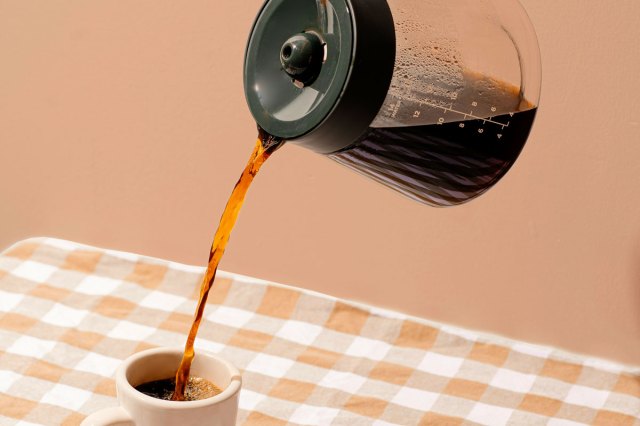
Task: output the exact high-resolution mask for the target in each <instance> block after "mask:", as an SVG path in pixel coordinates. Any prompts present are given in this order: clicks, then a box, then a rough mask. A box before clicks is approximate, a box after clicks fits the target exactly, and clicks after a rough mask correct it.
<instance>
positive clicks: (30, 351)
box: [0, 238, 640, 426]
mask: <svg viewBox="0 0 640 426" xmlns="http://www.w3.org/2000/svg"><path fill="white" fill-rule="evenodd" d="M203 270H204V269H203V268H200V267H193V266H186V265H182V264H177V263H173V262H168V261H163V260H158V259H152V258H148V257H143V256H138V255H135V254H130V253H123V252H116V251H110V250H102V249H98V248H92V247H88V246H84V245H79V244H75V243H72V242H68V241H62V240H55V239H45V238H38V239H30V240H26V241H22V242H20V243H18V244H15V245H14V246H12V247H11V248H9V249H8V250H6V251H5V252H4V253H2V254H1V255H0V424H2V425H14V424H18V425H33V424H44V425H75V424H78V423H79V422H80V421H81V420H82V419H83V418H84V417H85V416H86V415H87V414H89V413H92V412H94V411H96V410H99V409H101V408H104V407H110V406H115V405H116V399H115V389H114V382H113V376H114V371H115V369H116V367H117V366H118V364H119V363H120V361H121V360H123V359H125V358H126V357H128V356H129V355H131V354H132V353H134V352H136V351H139V350H142V349H146V348H149V347H154V346H182V345H183V344H184V340H185V336H186V333H187V330H188V328H189V325H190V324H191V320H192V314H193V311H194V308H195V298H196V295H197V293H198V286H199V283H200V277H201V275H202V273H203ZM208 305H209V306H208V307H207V310H206V312H205V315H206V321H204V322H203V324H202V326H201V328H200V334H199V337H198V339H197V343H196V348H197V349H200V350H208V351H211V352H214V353H219V354H221V355H222V356H223V357H224V358H226V359H228V360H230V361H231V362H233V363H234V364H235V365H237V366H238V367H239V368H240V369H241V370H242V372H243V380H244V381H243V389H242V392H241V396H240V412H239V418H238V423H239V424H245V425H267V426H269V425H284V424H303V425H316V424H317V425H325V424H339V425H371V424H374V425H380V426H382V425H391V424H399V425H415V424H422V425H473V424H481V425H492V426H493V425H505V424H509V425H553V426H573V425H581V424H597V425H616V426H624V425H640V420H639V419H638V417H639V415H640V377H639V375H638V373H639V371H638V370H637V369H636V370H633V369H630V368H625V367H622V366H619V365H617V364H613V363H609V362H606V361H601V360H595V359H587V358H580V357H578V356H575V355H569V354H566V353H562V352H559V351H556V350H554V349H552V348H548V347H542V346H536V345H532V344H528V343H522V342H515V341H510V340H506V339H501V338H498V337H494V336H485V335H480V334H478V333H475V332H471V331H466V330H462V329H458V328H453V327H449V326H444V325H441V324H435V323H433V322H428V321H424V320H420V319H417V318H413V317H408V316H405V315H402V314H399V313H394V312H390V311H386V310H381V309H375V308H372V307H367V306H363V305H359V304H354V303H351V302H347V301H343V300H339V299H335V298H332V297H328V296H324V295H321V294H317V293H312V292H308V291H303V290H300V289H296V288H293V287H287V286H283V285H279V284H274V283H268V282H265V281H261V280H257V279H252V278H247V277H243V276H238V275H234V274H229V273H219V275H218V280H217V282H216V285H215V288H214V290H213V293H212V294H211V296H210V298H209V304H208Z"/></svg>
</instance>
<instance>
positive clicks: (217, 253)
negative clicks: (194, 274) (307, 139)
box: [171, 131, 284, 401]
mask: <svg viewBox="0 0 640 426" xmlns="http://www.w3.org/2000/svg"><path fill="white" fill-rule="evenodd" d="M283 143H284V141H283V140H282V139H279V138H275V137H273V136H271V135H269V134H266V133H264V132H262V131H261V132H260V134H259V136H258V141H257V142H256V145H255V148H254V149H253V152H252V153H251V157H249V162H248V163H247V165H246V167H245V169H244V171H243V172H242V174H241V175H240V179H238V182H237V183H236V186H235V187H234V188H233V191H232V192H231V196H230V197H229V200H228V201H227V205H226V206H225V208H224V212H223V213H222V217H221V218H220V224H219V225H218V229H217V230H216V233H215V236H214V237H213V243H212V244H211V250H210V252H209V263H208V265H207V271H206V272H205V274H204V277H203V279H202V284H201V286H200V298H199V299H198V305H197V306H196V312H195V315H194V319H193V324H192V325H191V329H190V330H189V335H188V336H187V342H186V344H185V346H184V354H183V356H182V361H181V362H180V366H179V367H178V371H177V372H176V378H175V382H174V383H175V392H173V395H172V396H171V399H172V400H174V401H183V400H184V398H185V392H186V387H187V381H188V379H189V371H190V369H191V362H192V361H193V357H194V356H195V351H194V349H193V345H194V343H195V340H196V335H197V334H198V328H199V327H200V322H201V321H202V314H203V313H204V307H205V305H206V303H207V296H208V295H209V291H210V290H211V286H212V285H213V281H214V280H215V277H216V272H217V270H218V264H219V263H220V259H221V258H222V255H223V254H224V250H225V248H226V247H227V242H228V241H229V237H230V236H231V231H232V230H233V227H234V225H235V223H236V219H238V214H239V213H240V209H241V208H242V204H243V203H244V198H245V196H246V195H247V191H248V190H249V186H251V182H253V178H254V177H255V176H256V174H257V173H258V171H259V170H260V167H262V164H263V163H264V162H265V161H267V158H269V156H270V155H271V154H272V153H273V152H275V151H276V150H277V149H278V148H279V147H280V146H282V144H283Z"/></svg>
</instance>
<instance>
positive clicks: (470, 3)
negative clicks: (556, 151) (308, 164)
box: [244, 0, 541, 206]
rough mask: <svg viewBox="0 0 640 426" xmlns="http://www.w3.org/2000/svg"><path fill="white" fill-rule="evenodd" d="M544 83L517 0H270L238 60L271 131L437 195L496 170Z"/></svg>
mask: <svg viewBox="0 0 640 426" xmlns="http://www.w3.org/2000/svg"><path fill="white" fill-rule="evenodd" d="M540 85H541V64H540V52H539V48H538V43H537V39H536V35H535V31H534V29H533V26H532V24H531V21H530V20H529V18H528V16H527V14H526V12H525V11H524V9H523V8H522V6H521V5H520V4H519V3H518V1H517V0H447V1H442V0H388V1H387V0H267V1H266V2H265V3H264V5H263V7H262V10H261V11H260V13H259V14H258V16H257V18H256V21H255V23H254V25H253V29H252V32H251V35H250V38H249V41H248V45H247V50H246V55H245V65H244V88H245V95H246V99H247V103H248V105H249V108H250V110H251V113H252V115H253V117H254V119H255V120H256V122H257V124H258V126H259V127H260V128H261V129H263V130H264V131H265V132H266V133H268V134H270V135H273V136H274V137H276V138H279V139H284V140H286V141H287V142H288V143H294V144H297V145H301V146H303V147H306V148H309V149H311V150H313V151H315V152H318V153H320V154H323V155H325V156H327V157H328V158H330V159H332V160H334V161H337V162H338V163H341V164H343V165H345V166H347V167H349V168H352V169H354V170H356V171H357V172H359V173H361V174H363V175H365V176H367V177H370V178H372V179H374V180H376V181H378V182H380V183H382V184H384V185H386V186H388V187H390V188H392V189H395V190H396V191H398V192H400V193H402V194H404V195H406V196H408V197H410V198H412V199H414V200H417V201H419V202H422V203H425V204H428V205H432V206H452V205H457V204H461V203H464V202H466V201H469V200H471V199H473V198H475V197H477V196H478V195H480V194H482V193H483V192H485V191H486V190H487V189H489V188H491V187H492V186H493V185H494V184H495V183H496V182H497V181H498V180H500V178H502V176H504V174H505V173H506V172H507V170H508V169H509V168H510V167H511V166H512V165H513V163H514V162H515V160H516V158H517V157H518V155H519V154H520V151H521V150H522V148H523V146H524V144H525V141H526V140H527V138H528V136H529V132H530V130H531V126H532V125H533V121H534V118H535V114H536V110H537V106H538V101H539V96H540Z"/></svg>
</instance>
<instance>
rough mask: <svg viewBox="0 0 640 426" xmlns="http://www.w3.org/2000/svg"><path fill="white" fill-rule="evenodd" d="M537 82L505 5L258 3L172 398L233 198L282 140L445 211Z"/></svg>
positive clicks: (529, 37) (532, 44) (358, 0)
mask: <svg viewBox="0 0 640 426" xmlns="http://www.w3.org/2000/svg"><path fill="white" fill-rule="evenodd" d="M540 86H541V65H540V52H539V48H538V43H537V39H536V35H535V31H534V29H533V26H532V25H531V22H530V20H529V18H528V16H527V14H526V12H525V11H524V9H523V8H522V6H521V5H520V4H519V3H518V1H517V0H450V1H447V2H442V1H440V0H388V1H387V0H267V1H266V2H265V3H264V5H263V7H262V9H261V11H260V12H259V14H258V16H257V18H256V20H255V22H254V25H253V28H252V31H251V35H250V37H249V41H248V44H247V48H246V52H245V62H244V91H245V97H246V100H247V104H248V106H249V109H250V111H251V113H252V115H253V118H254V119H255V121H256V123H257V124H258V127H259V129H261V130H260V136H259V139H258V142H257V144H256V147H255V149H254V151H253V153H252V155H251V158H250V161H249V163H248V164H247V166H246V168H245V170H244V172H243V173H242V175H241V177H240V180H239V181H238V183H237V184H236V187H235V188H234V190H233V192H232V194H231V197H230V199H229V201H228V203H227V206H226V207H225V210H224V213H223V215H222V219H221V221H220V226H219V228H218V230H217V232H216V234H215V238H214V241H213V245H212V248H211V252H210V256H209V264H208V267H207V271H206V274H205V277H204V279H203V281H202V288H201V291H200V300H199V302H198V305H197V309H196V314H195V317H194V322H193V325H192V327H191V330H190V333H189V336H188V339H187V343H186V345H185V352H184V357H183V359H182V362H181V364H180V368H179V369H178V372H177V374H176V391H175V394H174V399H181V398H182V395H183V392H184V385H185V383H186V380H187V379H188V376H189V368H190V365H191V361H192V359H193V357H194V350H193V344H194V340H195V336H196V333H197V331H198V327H199V325H200V321H201V320H202V313H203V311H204V306H205V304H206V300H207V295H208V293H209V291H210V289H211V286H212V285H213V281H214V279H215V274H216V270H217V267H218V264H219V262H220V259H221V257H222V255H223V253H224V250H225V247H226V244H227V241H228V239H229V235H230V232H231V230H232V228H233V226H234V224H235V221H236V219H237V215H238V213H239V210H240V208H241V206H242V203H243V201H244V198H245V195H246V192H247V190H248V188H249V185H250V184H251V182H252V180H253V178H254V177H255V175H256V173H257V172H258V171H259V169H260V167H261V166H262V164H263V163H264V162H265V161H266V160H267V158H268V157H269V156H270V155H271V154H272V153H273V152H274V151H275V150H277V149H278V148H279V147H280V146H282V144H283V141H285V140H286V141H287V143H291V144H296V145H299V146H302V147H305V148H308V149H311V150H312V151H315V152H317V153H319V154H322V155H325V156H326V157H328V158H330V159H332V160H334V161H336V162H338V163H340V164H342V165H345V166H347V167H349V168H351V169H353V170H355V171H357V172H359V173H360V174H362V175H364V176H366V177H369V178H371V179H373V180H375V181H377V182H379V183H382V184H383V185H385V186H387V187H389V188H391V189H394V190H396V191H398V192H400V193H401V194H403V195H405V196H407V197H409V198H411V199H413V200H416V201H419V202H421V203H424V204H427V205H431V206H438V207H445V206H453V205H458V204H462V203H465V202H468V201H469V200H472V199H474V198H476V197H478V196H479V195H481V194H483V193H484V192H486V191H487V190H488V189H490V188H491V187H493V186H494V185H495V184H496V183H497V182H498V181H499V180H500V179H501V178H502V177H503V176H504V175H505V173H506V172H507V171H508V170H509V169H510V168H511V166H512V165H513V164H514V162H515V161H516V159H517V158H518V156H519V154H520V152H521V151H522V148H523V147H524V144H525V142H526V140H527V138H528V136H529V133H530V130H531V127H532V126H533V122H534V119H535V115H536V111H537V107H538V100H539V96H540Z"/></svg>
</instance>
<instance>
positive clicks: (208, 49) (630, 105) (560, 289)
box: [0, 0, 640, 365]
mask: <svg viewBox="0 0 640 426" xmlns="http://www.w3.org/2000/svg"><path fill="white" fill-rule="evenodd" d="M523 3H524V5H525V7H526V9H527V10H528V11H529V14H530V16H531V18H532V20H533V21H534V24H535V26H536V28H537V31H538V34H539V38H540V45H541V50H542V58H543V66H544V83H543V92H542V101H541V108H540V112H539V118H538V121H537V123H536V126H535V128H534V131H533V134H532V136H531V139H530V141H529V143H528V145H527V146H526V147H525V151H524V153H523V155H522V157H521V159H520V161H519V162H518V163H517V164H516V166H515V167H514V169H513V170H512V171H511V172H510V174H508V175H507V177H506V178H505V179H504V180H503V181H502V182H501V183H500V184H499V185H498V186H497V187H496V188H494V189H493V190H491V191H490V192H489V193H488V194H486V195H485V196H483V197H481V198H480V199H478V200H476V201H475V202H472V203H470V204H467V205H465V206H462V207H457V208H451V209H445V210H439V209H433V208H429V207H425V206H422V205H419V204H415V203H413V202H411V201H409V200H406V199H404V198H402V197H400V196H398V195H396V194H395V193H393V192H391V191H390V190H387V189H385V188H384V187H382V186H379V185H377V184H375V183H373V182H371V181H369V180H367V179H365V178H362V177H360V176H359V175H356V174H355V173H352V172H350V171H348V170H346V169H344V168H342V167H341V166H339V165H337V164H334V163H333V162H331V161H330V160H327V159H325V158H322V157H320V156H317V155H315V154H312V153H311V152H307V151H305V150H303V149H300V148H297V147H295V146H287V147H285V148H283V149H282V150H281V151H279V152H278V153H277V155H274V156H273V157H272V158H271V159H270V161H269V163H267V164H266V165H265V167H264V169H263V171H262V172H261V175H260V176H259V177H258V178H257V179H256V182H255V185H254V187H253V188H252V190H251V193H250V196H249V199H248V201H247V203H246V205H245V209H244V211H243V213H242V215H241V218H240V221H239V223H238V226H237V229H236V231H235V233H234V235H233V238H232V240H231V243H230V246H229V248H228V252H227V256H226V258H225V259H224V260H223V263H222V268H224V269H226V270H230V271H234V272H238V273H242V274H248V275H252V276H257V277H260V278H264V279H269V280H275V281H278V282H283V283H288V284H293V285H296V286H301V287H305V288H310V289H313V290H317V291H321V292H325V293H329V294H332V295H337V296H341V297H346V298H352V299H357V300H361V301H365V302H368V303H372V304H375V305H379V306H386V307H389V308H394V309H397V310H400V311H404V312H408V313H412V314H416V315H419V316H423V317H427V318H430V319H433V320H438V321H444V322H447V323H452V324H457V325H460V326H464V327H469V328H473V329H480V330H486V331H491V332H494V333H499V334H503V335H507V336H510V337H514V338H518V339H524V340H528V341H533V342H540V343H546V344H552V345H556V346H559V347H562V348H565V349H569V350H572V351H576V352H582V353H587V354H592V355H598V356H602V357H607V358H612V359H615V360H619V361H623V362H627V363H631V364H635V365H638V364H640V192H639V187H640V125H639V122H640V118H639V115H640V105H639V97H638V93H640V78H638V76H639V75H640V58H639V57H638V40H640V22H639V21H638V17H639V16H640V2H638V1H637V0H618V1H616V2H615V3H611V2H601V1H596V0H564V1H561V2H557V1H552V0H523ZM260 4H261V0H244V1H238V2H232V1H225V2H221V1H212V0H191V1H190V2H189V3H188V5H186V4H185V3H183V2H176V1H166V0H129V1H126V2H123V1H92V2H87V1H81V0H57V1H44V0H0V159H1V161H0V165H1V166H0V247H6V246H8V245H10V244H11V243H12V242H15V241H17V240H20V239H23V238H26V237H29V236H38V235H47V236H56V237H61V238H65V239H71V240H75V241H78V242H83V243H88V244H93V245H98V246H105V247H109V248H115V249H121V250H127V251H133V252H139V253H143V254H147V255H151V256H157V257H163V258H169V259H172V260H176V261H181V262H187V263H192V264H200V265H204V263H205V262H206V260H207V255H208V249H209V244H210V239H211V237H212V235H213V232H214V230H215V227H216V225H217V222H218V219H219V215H220V214H221V212H222V208H223V206H224V204H225V202H226V198H227V196H228V194H229V193H230V191H231V188H232V187H233V184H234V183H235V181H236V179H237V177H238V174H239V173H240V170H241V168H242V167H243V166H244V163H245V161H246V160H247V158H248V156H249V153H250V151H251V149H252V147H253V144H254V140H255V136H256V132H255V128H254V124H253V122H252V120H251V117H250V115H249V113H248V109H247V107H246V106H245V103H244V95H243V89H242V75H241V68H242V61H243V49H244V45H245V41H246V37H247V35H248V32H249V30H250V27H251V23H252V20H253V18H254V15H255V14H256V13H257V11H258V8H259V6H260Z"/></svg>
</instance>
